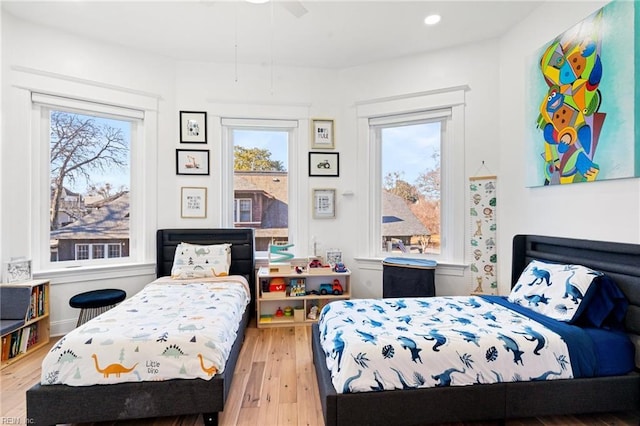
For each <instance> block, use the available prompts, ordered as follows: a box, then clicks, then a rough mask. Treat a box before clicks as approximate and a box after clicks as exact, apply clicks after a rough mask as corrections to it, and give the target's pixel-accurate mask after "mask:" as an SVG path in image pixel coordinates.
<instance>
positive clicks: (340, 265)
mask: <svg viewBox="0 0 640 426" xmlns="http://www.w3.org/2000/svg"><path fill="white" fill-rule="evenodd" d="M333 271H334V272H347V267H346V266H344V263H342V262H338V263H336V264H335V266H334V267H333Z"/></svg>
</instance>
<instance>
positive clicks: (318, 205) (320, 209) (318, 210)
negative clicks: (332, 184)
mask: <svg viewBox="0 0 640 426" xmlns="http://www.w3.org/2000/svg"><path fill="white" fill-rule="evenodd" d="M334 217H336V190H335V189H326V188H323V189H314V190H313V218H314V219H333V218H334Z"/></svg>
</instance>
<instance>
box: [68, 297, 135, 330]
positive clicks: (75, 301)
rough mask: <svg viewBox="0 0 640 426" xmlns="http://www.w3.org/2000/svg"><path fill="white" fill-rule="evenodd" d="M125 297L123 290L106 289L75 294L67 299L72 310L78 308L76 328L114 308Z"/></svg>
mask: <svg viewBox="0 0 640 426" xmlns="http://www.w3.org/2000/svg"><path fill="white" fill-rule="evenodd" d="M126 297H127V293H125V292H124V291H123V290H118V289H115V288H106V289H102V290H91V291H86V292H84V293H80V294H76V295H75V296H73V297H72V298H71V299H69V305H70V306H71V307H72V308H80V316H79V317H78V322H77V323H76V327H78V326H80V325H82V324H84V323H85V322H87V321H89V320H90V319H92V318H95V317H96V316H98V315H100V314H101V313H103V312H106V311H108V310H109V309H111V308H113V307H114V306H116V305H117V304H118V303H120V302H122V301H123V300H124V299H125V298H126Z"/></svg>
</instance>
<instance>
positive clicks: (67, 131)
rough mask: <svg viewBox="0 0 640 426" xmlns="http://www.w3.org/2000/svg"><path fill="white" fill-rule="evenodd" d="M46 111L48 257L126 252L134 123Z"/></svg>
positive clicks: (56, 259) (63, 258)
mask: <svg viewBox="0 0 640 426" xmlns="http://www.w3.org/2000/svg"><path fill="white" fill-rule="evenodd" d="M49 114H50V115H49V118H50V140H49V144H50V174H49V176H50V188H51V191H50V208H49V228H50V241H51V261H54V262H61V261H70V260H86V259H92V260H95V259H104V258H107V257H116V255H117V257H120V256H128V246H129V239H130V235H129V228H130V226H129V207H130V203H129V187H130V167H131V161H130V152H131V146H130V145H131V142H130V141H131V133H132V122H130V121H127V120H121V119H115V118H110V117H100V116H95V115H89V114H83V113H77V112H71V111H62V110H50V112H49ZM111 244H113V245H115V246H116V247H117V248H118V250H108V249H107V247H110V245H111ZM121 247H123V248H124V249H123V250H121V249H120V248H121Z"/></svg>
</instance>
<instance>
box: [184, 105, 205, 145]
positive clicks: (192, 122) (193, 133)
mask: <svg viewBox="0 0 640 426" xmlns="http://www.w3.org/2000/svg"><path fill="white" fill-rule="evenodd" d="M180 143H207V112H206V111H202V112H198V111H180Z"/></svg>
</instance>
